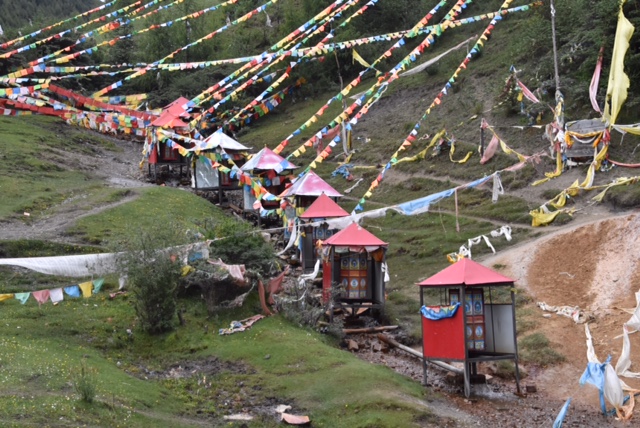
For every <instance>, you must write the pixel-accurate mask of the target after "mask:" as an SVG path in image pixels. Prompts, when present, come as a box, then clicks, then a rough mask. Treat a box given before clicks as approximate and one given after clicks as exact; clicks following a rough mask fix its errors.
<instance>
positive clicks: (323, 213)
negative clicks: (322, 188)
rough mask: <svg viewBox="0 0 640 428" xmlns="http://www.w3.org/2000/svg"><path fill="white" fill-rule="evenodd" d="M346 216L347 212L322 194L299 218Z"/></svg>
mask: <svg viewBox="0 0 640 428" xmlns="http://www.w3.org/2000/svg"><path fill="white" fill-rule="evenodd" d="M348 215H349V213H348V212H346V211H345V210H343V209H342V208H341V207H340V205H338V204H336V203H335V202H334V201H333V199H331V198H330V197H328V196H327V195H326V194H325V193H323V194H321V195H320V196H319V197H318V199H316V200H315V201H313V203H312V204H311V205H309V208H307V210H306V211H305V212H304V213H303V214H302V215H301V216H300V218H332V217H347V216H348Z"/></svg>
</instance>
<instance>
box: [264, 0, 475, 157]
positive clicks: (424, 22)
mask: <svg viewBox="0 0 640 428" xmlns="http://www.w3.org/2000/svg"><path fill="white" fill-rule="evenodd" d="M458 3H464V1H462V0H459V1H458ZM445 4H446V0H441V1H440V2H439V3H438V4H437V5H436V6H435V7H434V8H433V9H431V10H430V11H429V13H427V14H426V15H425V16H424V17H423V18H422V19H420V21H419V22H418V23H417V24H416V25H414V26H413V28H412V29H411V30H409V33H408V34H407V36H409V35H412V34H415V33H417V31H419V30H420V29H421V28H423V27H425V26H426V25H427V24H428V23H429V21H430V20H431V18H432V17H433V16H434V15H435V14H436V13H437V12H438V10H440V8H441V7H443V6H444V5H445ZM456 4H457V3H456ZM400 41H402V44H404V37H402V38H401V39H400ZM400 41H399V42H397V43H394V44H393V46H391V47H390V48H389V49H387V50H386V51H385V52H384V53H383V54H382V55H380V56H379V57H378V58H377V59H376V60H375V61H374V62H373V63H372V64H371V67H369V68H367V69H365V70H363V71H361V72H360V73H359V74H358V77H356V78H355V79H354V80H352V81H351V82H350V83H349V84H348V85H347V86H345V87H344V89H343V90H342V91H340V93H338V94H337V95H336V96H334V97H332V98H330V99H329V101H327V102H326V103H325V105H323V106H322V107H320V109H319V110H318V111H317V112H316V113H315V114H314V115H313V116H311V117H310V118H309V119H308V120H307V121H306V122H305V123H303V124H302V125H301V126H300V127H299V128H297V129H296V130H295V131H293V132H292V133H291V134H289V136H287V137H286V138H285V139H284V140H283V141H282V142H281V143H280V144H279V145H278V146H277V147H276V148H275V149H274V150H273V151H274V152H275V153H277V154H280V153H281V152H282V150H284V148H285V147H286V146H287V145H288V144H289V141H291V139H293V138H294V137H295V136H296V135H300V133H301V132H302V131H304V130H305V129H307V128H308V127H309V126H311V125H312V124H313V123H315V122H317V121H318V118H319V117H320V116H322V115H323V114H324V112H325V111H326V110H327V109H328V108H329V105H330V104H331V103H332V102H333V101H336V100H337V101H342V100H343V99H344V97H345V96H347V95H349V94H350V93H351V90H352V89H353V88H355V87H356V86H358V85H359V84H360V82H361V81H362V77H363V76H364V75H365V74H366V73H367V72H368V71H369V70H373V69H375V67H376V66H377V65H378V63H380V62H381V61H383V60H384V59H386V58H387V57H390V56H391V55H392V52H393V51H394V50H396V49H397V48H399V47H400V46H402V45H401V44H400ZM381 79H382V78H381ZM379 81H380V80H379ZM376 85H378V83H376ZM371 93H372V90H371V89H370V90H369V91H367V92H365V94H363V95H361V96H360V97H359V98H358V99H357V100H356V101H355V102H354V103H353V104H351V106H349V107H347V109H345V110H343V114H344V113H346V115H347V116H346V117H345V116H343V117H342V118H340V119H339V121H338V120H337V119H334V120H333V121H332V122H331V124H330V125H329V127H333V126H336V125H338V124H340V123H342V122H343V121H344V120H345V119H346V118H348V117H349V115H351V114H352V113H353V111H354V110H355V109H356V108H358V107H359V106H361V105H362V102H363V101H364V100H365V99H366V98H367V97H368V96H369V95H371ZM347 130H348V131H350V130H351V129H350V125H347ZM312 145H313V142H312V141H311V140H307V141H305V142H304V143H303V144H302V145H301V146H300V147H299V148H298V149H296V150H294V152H293V153H297V152H298V151H301V150H302V147H311V146H312ZM290 156H291V155H289V156H288V157H290Z"/></svg>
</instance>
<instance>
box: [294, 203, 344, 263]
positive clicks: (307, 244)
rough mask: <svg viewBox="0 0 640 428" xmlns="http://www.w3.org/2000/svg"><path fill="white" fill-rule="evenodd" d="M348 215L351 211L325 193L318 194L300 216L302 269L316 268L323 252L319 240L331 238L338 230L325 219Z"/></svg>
mask: <svg viewBox="0 0 640 428" xmlns="http://www.w3.org/2000/svg"><path fill="white" fill-rule="evenodd" d="M348 216H349V213H348V212H346V211H345V210H343V209H342V208H341V207H340V205H338V204H337V203H335V202H334V201H333V199H331V198H330V197H329V196H327V195H326V194H325V193H322V194H321V195H320V196H318V198H317V199H316V200H315V201H314V202H313V203H312V204H311V205H310V206H309V208H307V209H306V210H305V212H304V213H302V214H301V215H299V216H298V219H299V220H300V222H301V224H300V231H301V233H302V235H301V237H300V244H299V247H298V248H299V251H300V262H301V264H302V269H304V270H305V271H308V270H311V269H313V268H314V266H315V264H316V260H318V259H320V253H321V248H320V247H319V246H318V241H323V240H325V239H328V238H331V237H332V236H333V235H334V234H335V233H336V232H337V231H338V229H334V228H331V227H330V226H329V225H328V224H327V223H326V221H325V220H327V219H330V218H340V217H348Z"/></svg>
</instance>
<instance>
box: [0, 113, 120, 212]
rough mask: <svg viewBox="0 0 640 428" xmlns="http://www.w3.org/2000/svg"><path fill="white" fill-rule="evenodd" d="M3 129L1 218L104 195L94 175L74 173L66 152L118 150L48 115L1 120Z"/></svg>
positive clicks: (3, 118)
mask: <svg viewBox="0 0 640 428" xmlns="http://www.w3.org/2000/svg"><path fill="white" fill-rule="evenodd" d="M0 128H2V131H3V132H2V138H3V145H2V148H0V159H1V160H2V161H1V162H0V192H1V193H2V197H3V203H2V204H0V220H2V219H6V218H15V217H17V216H22V213H23V212H28V213H30V214H31V216H32V217H31V219H33V218H38V217H39V216H40V215H42V214H43V213H45V212H47V210H49V209H51V208H52V207H53V206H55V205H56V204H59V203H60V202H62V201H64V200H67V199H69V198H73V197H74V196H78V195H83V194H84V195H86V194H90V193H93V192H99V191H101V189H102V187H103V186H102V184H101V183H100V181H98V180H97V179H96V178H95V177H94V175H92V174H91V173H89V172H86V171H80V170H76V169H74V165H73V164H72V163H70V161H69V160H68V159H65V150H70V151H71V150H72V151H82V152H85V153H93V152H94V151H95V150H96V148H98V147H99V148H101V149H105V150H109V151H115V150H117V148H116V147H115V146H114V144H113V143H111V142H108V141H107V140H105V139H103V138H102V137H100V136H99V135H98V136H95V137H94V136H91V137H89V136H88V134H87V133H86V132H83V131H81V130H79V129H75V128H72V127H70V126H68V125H66V124H64V123H61V122H60V121H59V120H57V119H53V118H50V117H38V116H29V117H28V118H27V117H17V118H14V117H12V118H8V117H0Z"/></svg>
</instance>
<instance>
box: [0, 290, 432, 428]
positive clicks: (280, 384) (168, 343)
mask: <svg viewBox="0 0 640 428" xmlns="http://www.w3.org/2000/svg"><path fill="white" fill-rule="evenodd" d="M40 285H42V284H40ZM112 285H113V284H108V288H111V286H112ZM1 291H2V292H7V291H24V289H18V288H15V289H14V288H13V287H11V286H2V290H1ZM108 291H109V290H108V289H107V290H106V291H105V292H101V293H99V294H97V295H94V296H93V297H92V298H90V299H76V300H73V299H72V300H69V299H67V300H66V301H65V302H63V303H61V304H59V305H57V306H53V305H51V304H50V303H49V304H45V305H43V306H42V307H38V306H37V304H36V303H35V301H33V300H31V301H29V302H27V304H26V305H25V306H22V305H20V303H19V302H18V301H15V300H14V301H8V302H3V303H2V305H3V310H2V312H1V315H0V318H1V320H0V321H2V328H1V330H0V331H1V333H2V334H1V335H0V344H1V345H2V349H3V353H2V356H1V357H0V358H1V359H0V363H1V364H2V376H1V377H0V379H1V380H0V381H1V382H2V384H3V393H2V394H0V409H1V410H0V423H1V424H2V425H3V426H27V425H34V424H45V425H48V424H51V423H52V421H55V423H56V424H61V425H73V426H80V425H89V426H128V427H145V426H151V425H153V426H159V427H182V426H184V427H187V426H202V425H204V424H208V426H240V424H239V423H232V422H225V421H224V420H223V416H224V415H231V414H237V413H243V412H244V413H247V412H248V413H251V414H253V415H256V419H255V420H254V421H252V422H248V423H247V424H248V425H244V426H251V427H264V426H278V425H279V422H278V420H277V418H276V413H275V411H274V408H275V407H276V406H277V405H279V404H288V405H291V406H292V410H291V411H290V412H291V413H294V414H304V415H308V416H310V418H311V420H312V421H313V425H314V426H326V427H330V426H337V425H336V423H337V421H338V420H339V421H340V424H344V425H342V426H356V427H365V426H379V427H393V426H398V424H400V425H402V426H418V424H423V423H426V422H428V423H439V422H442V420H440V419H439V418H438V417H436V416H434V415H433V414H430V413H429V412H428V411H427V410H426V407H424V406H423V404H421V403H422V400H423V399H424V398H426V397H425V396H424V394H425V393H426V392H425V391H424V390H423V388H422V387H421V386H420V385H418V384H416V383H413V382H411V381H410V380H408V379H406V378H403V377H401V376H399V375H397V374H395V373H394V372H393V371H391V370H390V369H387V368H385V367H380V366H375V365H371V364H368V363H366V362H363V361H360V360H359V359H358V358H357V357H355V356H353V355H351V354H349V353H346V352H343V351H341V350H339V349H336V348H335V346H334V345H335V344H334V343H332V342H331V340H329V339H328V338H327V336H323V335H320V334H318V333H316V332H313V331H308V330H304V329H300V328H298V327H296V326H293V325H291V324H289V323H288V322H287V321H285V320H283V319H282V318H281V317H280V316H275V317H271V318H269V319H265V320H262V321H259V322H258V323H256V324H255V325H254V326H253V328H252V329H251V330H249V331H246V332H244V333H237V334H235V335H232V336H218V334H217V329H219V328H223V327H227V326H228V325H229V322H230V321H231V320H233V319H242V318H245V317H247V316H250V315H253V314H254V313H255V312H256V311H258V310H259V306H258V302H257V301H251V302H249V303H246V304H245V307H244V308H243V309H242V310H241V311H235V312H233V311H223V312H220V313H219V314H218V315H217V316H216V317H215V318H214V319H212V320H207V319H205V314H204V309H203V303H201V302H200V301H197V299H194V298H190V299H184V300H182V301H181V302H180V304H181V305H182V306H183V307H184V308H185V312H184V317H185V320H186V325H185V326H181V327H178V328H177V329H176V330H175V331H174V332H172V333H170V334H167V335H165V336H160V337H153V338H152V337H147V336H145V335H144V334H143V333H141V332H139V331H138V330H136V328H135V322H136V321H135V316H134V313H133V310H132V308H131V305H130V304H129V302H128V301H127V298H126V297H118V298H116V299H113V300H111V299H109V298H107V292H108ZM131 330H132V331H133V334H128V333H127V331H131ZM301 350H304V352H301ZM83 365H84V366H85V367H86V369H87V370H88V373H90V374H91V375H92V376H94V385H95V387H96V391H97V397H96V402H95V403H93V404H87V403H84V402H82V401H79V400H78V396H77V394H76V392H75V391H74V385H75V383H76V382H77V380H78V376H79V375H80V373H81V368H82V367H83ZM434 398H436V397H430V399H434Z"/></svg>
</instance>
